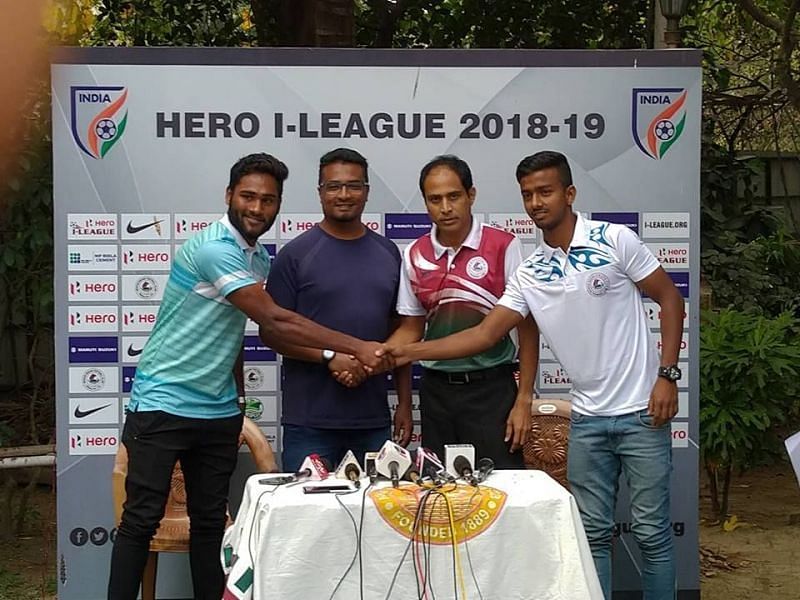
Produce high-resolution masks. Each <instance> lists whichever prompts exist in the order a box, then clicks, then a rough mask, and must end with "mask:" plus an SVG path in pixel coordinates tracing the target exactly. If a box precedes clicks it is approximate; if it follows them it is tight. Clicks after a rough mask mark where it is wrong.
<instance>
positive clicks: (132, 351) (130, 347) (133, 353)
mask: <svg viewBox="0 0 800 600" xmlns="http://www.w3.org/2000/svg"><path fill="white" fill-rule="evenodd" d="M143 351H144V348H139V349H138V350H137V349H136V348H134V347H133V344H129V345H128V356H139V355H140V354H141V353H142V352H143Z"/></svg>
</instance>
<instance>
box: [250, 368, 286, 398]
mask: <svg viewBox="0 0 800 600" xmlns="http://www.w3.org/2000/svg"><path fill="white" fill-rule="evenodd" d="M244 389H245V390H246V391H247V392H274V391H277V389H278V367H277V366H275V365H258V366H245V369H244Z"/></svg>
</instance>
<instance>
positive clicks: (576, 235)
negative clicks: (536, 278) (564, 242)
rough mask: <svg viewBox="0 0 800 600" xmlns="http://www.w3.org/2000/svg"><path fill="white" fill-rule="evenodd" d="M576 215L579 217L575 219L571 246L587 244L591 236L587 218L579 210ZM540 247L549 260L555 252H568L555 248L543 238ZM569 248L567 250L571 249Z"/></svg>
mask: <svg viewBox="0 0 800 600" xmlns="http://www.w3.org/2000/svg"><path fill="white" fill-rule="evenodd" d="M575 215H576V217H577V219H576V221H575V231H574V232H573V233H572V240H570V242H569V248H574V247H576V246H586V245H588V244H589V236H588V232H587V231H586V219H584V218H583V216H581V213H579V212H577V211H575ZM540 248H541V249H542V253H543V254H544V256H545V258H547V260H550V259H551V258H552V257H553V254H555V253H556V252H561V253H562V254H565V255H566V254H567V253H566V252H564V251H563V250H562V249H561V248H560V247H555V248H553V247H552V246H548V245H547V242H545V241H544V239H542V243H541V244H540ZM569 248H568V249H567V250H569Z"/></svg>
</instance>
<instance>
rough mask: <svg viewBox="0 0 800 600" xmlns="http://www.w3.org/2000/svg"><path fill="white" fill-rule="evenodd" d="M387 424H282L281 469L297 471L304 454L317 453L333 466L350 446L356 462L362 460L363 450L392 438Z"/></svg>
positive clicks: (373, 449) (373, 448) (379, 445)
mask: <svg viewBox="0 0 800 600" xmlns="http://www.w3.org/2000/svg"><path fill="white" fill-rule="evenodd" d="M391 436H392V431H391V429H389V428H388V427H378V428H375V429H320V428H318V427H305V426H303V425H288V424H287V425H284V426H283V452H282V454H281V459H282V463H283V470H284V471H298V470H299V469H300V465H301V464H302V463H303V460H304V459H305V457H306V456H308V455H309V454H312V453H316V454H319V455H320V456H321V457H322V458H324V459H326V460H327V461H328V462H329V463H330V464H331V466H332V467H334V468H336V466H338V464H339V462H340V461H341V460H342V459H343V458H344V455H345V454H347V451H348V450H352V451H353V454H355V457H356V460H357V461H358V462H359V464H361V465H363V464H364V453H366V452H377V451H378V450H380V449H381V446H383V444H384V443H385V442H386V440H390V439H392V437H391Z"/></svg>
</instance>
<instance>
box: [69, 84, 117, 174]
mask: <svg viewBox="0 0 800 600" xmlns="http://www.w3.org/2000/svg"><path fill="white" fill-rule="evenodd" d="M127 101H128V89H127V88H125V87H123V86H97V85H90V86H86V85H84V86H71V87H70V104H71V125H72V137H74V138H75V142H76V143H77V144H78V147H79V148H80V149H81V150H83V151H84V152H85V153H86V154H88V155H89V156H91V157H92V158H95V159H100V158H103V157H105V156H106V154H108V152H109V151H110V150H111V148H113V147H114V145H115V144H116V143H117V142H118V141H119V139H120V138H121V137H122V134H123V133H125V126H126V124H127V122H128V108H127Z"/></svg>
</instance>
